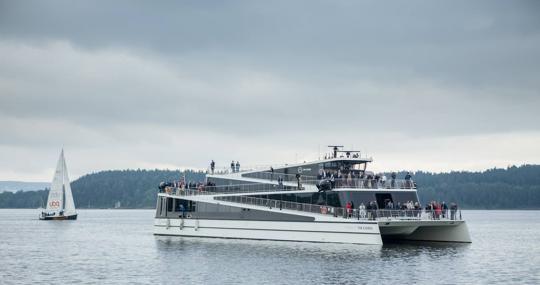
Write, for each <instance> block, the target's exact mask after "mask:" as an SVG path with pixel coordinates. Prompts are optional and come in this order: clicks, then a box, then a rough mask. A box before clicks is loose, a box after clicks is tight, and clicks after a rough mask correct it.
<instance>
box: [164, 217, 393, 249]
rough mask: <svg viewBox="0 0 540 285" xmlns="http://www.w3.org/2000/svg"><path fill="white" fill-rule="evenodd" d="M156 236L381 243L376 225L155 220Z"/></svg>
mask: <svg viewBox="0 0 540 285" xmlns="http://www.w3.org/2000/svg"><path fill="white" fill-rule="evenodd" d="M154 234H156V235H177V236H197V237H219V238H240V239H259V240H283V241H308V242H331V243H353V244H377V245H380V244H382V239H381V235H380V232H379V227H378V225H377V224H376V223H328V222H326V223H319V222H275V221H273V222H270V221H227V220H196V219H180V220H178V219H175V220H172V219H156V220H155V224H154Z"/></svg>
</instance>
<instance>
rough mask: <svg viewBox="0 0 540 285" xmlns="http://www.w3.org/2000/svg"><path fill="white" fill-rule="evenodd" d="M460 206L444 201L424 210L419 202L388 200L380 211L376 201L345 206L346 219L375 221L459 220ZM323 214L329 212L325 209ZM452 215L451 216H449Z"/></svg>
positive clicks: (433, 202)
mask: <svg viewBox="0 0 540 285" xmlns="http://www.w3.org/2000/svg"><path fill="white" fill-rule="evenodd" d="M457 210H458V205H457V204H456V203H450V207H448V205H447V204H446V203H445V202H444V201H443V202H437V201H431V202H429V203H427V204H426V207H425V208H424V209H422V206H421V205H420V203H418V202H413V201H406V202H403V203H401V202H397V203H394V202H392V201H391V200H389V199H387V200H386V201H385V206H384V208H383V209H379V206H378V205H377V202H376V201H371V202H369V203H367V205H364V203H360V205H359V206H358V208H355V206H354V202H353V201H348V202H347V203H346V204H345V211H346V218H358V219H369V220H375V219H376V218H379V217H411V218H420V217H422V215H424V216H426V217H427V218H429V219H433V220H439V219H447V218H449V219H451V220H456V219H457V216H456V214H457ZM323 212H327V210H326V209H325V210H324V211H323ZM449 213H450V215H448V214H449Z"/></svg>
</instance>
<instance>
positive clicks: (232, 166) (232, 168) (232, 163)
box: [231, 160, 235, 173]
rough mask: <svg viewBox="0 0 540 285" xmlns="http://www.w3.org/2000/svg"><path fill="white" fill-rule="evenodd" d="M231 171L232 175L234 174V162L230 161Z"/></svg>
mask: <svg viewBox="0 0 540 285" xmlns="http://www.w3.org/2000/svg"><path fill="white" fill-rule="evenodd" d="M231 171H232V172H233V173H234V172H235V171H234V160H233V161H231Z"/></svg>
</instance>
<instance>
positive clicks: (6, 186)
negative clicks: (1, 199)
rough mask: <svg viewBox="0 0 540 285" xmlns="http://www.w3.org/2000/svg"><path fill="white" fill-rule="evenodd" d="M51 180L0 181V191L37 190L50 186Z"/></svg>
mask: <svg viewBox="0 0 540 285" xmlns="http://www.w3.org/2000/svg"><path fill="white" fill-rule="evenodd" d="M50 185H51V183H50V182H23V181H0V193H2V192H5V191H9V192H17V191H19V190H22V191H35V190H42V189H45V188H48V187H50Z"/></svg>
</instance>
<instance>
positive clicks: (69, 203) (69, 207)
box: [62, 151, 77, 216]
mask: <svg viewBox="0 0 540 285" xmlns="http://www.w3.org/2000/svg"><path fill="white" fill-rule="evenodd" d="M63 154H64V152H63V151H62V161H63V167H62V168H63V170H64V196H65V203H64V215H65V216H71V215H75V214H77V212H76V211H75V203H74V202H73V194H72V193H71V185H70V182H69V177H68V171H67V165H66V160H65V159H64V155H63Z"/></svg>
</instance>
